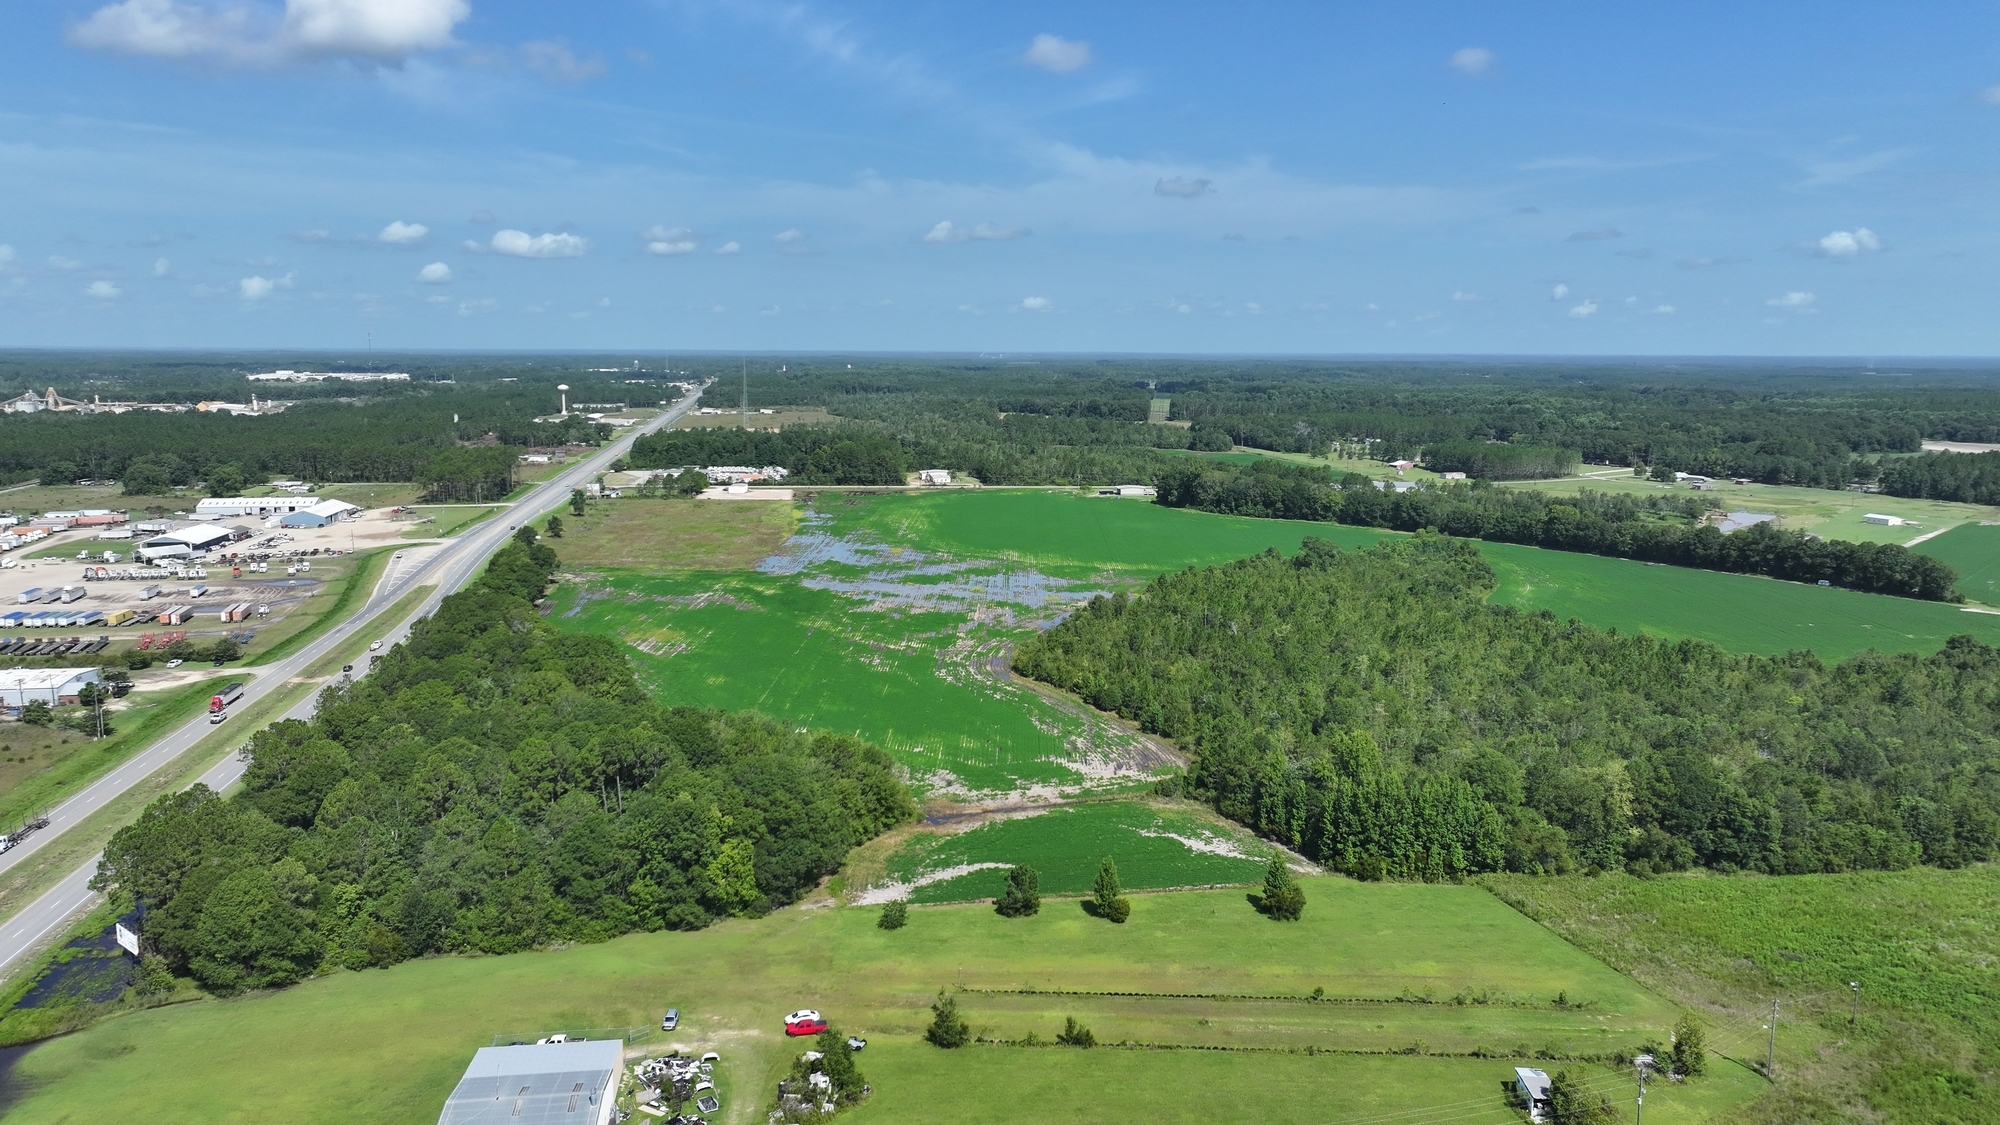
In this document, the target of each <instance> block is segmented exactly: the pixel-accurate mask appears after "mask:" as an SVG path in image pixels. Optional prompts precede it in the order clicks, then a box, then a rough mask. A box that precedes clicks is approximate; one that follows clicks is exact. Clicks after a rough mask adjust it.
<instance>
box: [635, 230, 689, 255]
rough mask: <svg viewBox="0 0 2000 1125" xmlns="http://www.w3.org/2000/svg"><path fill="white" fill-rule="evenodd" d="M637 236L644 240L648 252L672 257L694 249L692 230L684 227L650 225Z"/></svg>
mask: <svg viewBox="0 0 2000 1125" xmlns="http://www.w3.org/2000/svg"><path fill="white" fill-rule="evenodd" d="M639 237H641V238H643V239H645V240H646V253H648V254H658V255H660V256H661V257H672V256H674V255H676V254H692V253H694V251H695V240H694V232H693V231H691V230H689V229H687V228H686V227H652V228H650V229H648V230H647V231H646V233H645V234H642V235H640V236H639Z"/></svg>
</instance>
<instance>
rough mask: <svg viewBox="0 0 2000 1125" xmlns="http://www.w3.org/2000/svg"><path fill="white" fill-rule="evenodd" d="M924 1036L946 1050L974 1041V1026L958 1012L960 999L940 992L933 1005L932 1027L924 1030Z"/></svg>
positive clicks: (934, 1044)
mask: <svg viewBox="0 0 2000 1125" xmlns="http://www.w3.org/2000/svg"><path fill="white" fill-rule="evenodd" d="M924 1038H925V1039H926V1040H929V1041H930V1043H931V1044H932V1045H933V1046H938V1047H943V1048H945V1049H946V1050H950V1049H952V1048H954V1047H963V1046H965V1045H966V1044H967V1043H970V1042H972V1028H970V1027H968V1026H966V1022H965V1017H964V1016H961V1015H959V1014H958V1001H956V1000H954V999H952V998H951V997H949V996H946V995H945V994H944V993H942V992H940V993H938V998H937V1003H935V1004H932V1005H931V1027H930V1030H929V1031H926V1032H924Z"/></svg>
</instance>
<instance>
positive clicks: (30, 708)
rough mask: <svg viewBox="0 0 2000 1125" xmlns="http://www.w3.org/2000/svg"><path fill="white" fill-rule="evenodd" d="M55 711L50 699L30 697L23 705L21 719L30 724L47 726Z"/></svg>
mask: <svg viewBox="0 0 2000 1125" xmlns="http://www.w3.org/2000/svg"><path fill="white" fill-rule="evenodd" d="M54 713H55V712H54V711H53V709H51V708H50V707H49V701H48V700H46V699H30V700H29V701H28V702H27V703H25V704H23V705H22V706H21V721H22V722H24V723H27V724H28V725H29V726H36V727H45V726H48V725H49V718H50V716H51V715H53V714H54Z"/></svg>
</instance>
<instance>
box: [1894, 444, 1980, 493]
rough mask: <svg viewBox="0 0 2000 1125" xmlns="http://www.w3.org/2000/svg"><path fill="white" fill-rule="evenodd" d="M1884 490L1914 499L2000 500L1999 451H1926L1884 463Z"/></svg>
mask: <svg viewBox="0 0 2000 1125" xmlns="http://www.w3.org/2000/svg"><path fill="white" fill-rule="evenodd" d="M1882 491H1884V492H1886V493H1888V494H1889V495H1891V496H1907V497H1910V498H1911V499H1914V500H1957V501H1959V502H1961V503H1966V504H2000V453H1926V454H1924V455H1923V456H1922V457H1898V458H1896V459H1895V460H1893V461H1889V462H1886V463H1885V464H1884V465H1883V466H1882Z"/></svg>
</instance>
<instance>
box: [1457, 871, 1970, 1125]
mask: <svg viewBox="0 0 2000 1125" xmlns="http://www.w3.org/2000/svg"><path fill="white" fill-rule="evenodd" d="M1482 881H1483V882H1485V883H1486V884H1487V885H1489V886H1491V887H1493V888H1494V890H1495V891H1496V892H1498V893H1499V894H1500V895H1501V896H1502V897H1504V898H1506V899H1507V900H1508V901H1510V902H1513V903H1515V904H1516V905H1517V906H1519V907H1520V908H1521V909H1522V910H1524V911H1526V912H1527V913H1529V914H1530V915H1532V916H1533V917H1535V918H1538V919H1540V920H1541V921H1543V922H1544V923H1545V924H1547V925H1548V926H1549V927H1550V928H1551V929H1552V930H1553V931H1554V932H1556V933H1557V934H1560V935H1562V936H1563V937H1565V938H1567V939H1568V940H1570V941H1572V942H1575V943H1576V944H1577V945H1578V946H1580V947H1582V948H1583V949H1585V950H1588V951H1590V952H1592V953H1594V954H1596V955H1597V956H1600V957H1602V958H1604V959H1605V960H1606V961H1608V962H1610V963H1611V964H1614V965H1616V966H1618V967H1619V968H1621V969H1624V970H1625V971H1627V972H1629V973H1632V974H1633V975H1634V976H1636V977H1637V978H1638V979H1640V980H1642V981H1645V982H1646V983H1648V984H1651V985H1653V986H1655V987H1657V988H1659V989H1660V990H1661V991H1662V992H1665V993H1667V994H1669V995H1672V996H1674V997H1675V998H1677V999H1679V1000H1682V1001H1683V1002H1686V1003H1689V1004H1692V1005H1695V1006H1697V1007H1699V1008H1701V1009H1702V1010H1704V1011H1706V1012H1707V1013H1708V1017H1709V1021H1710V1025H1711V1033H1710V1044H1711V1046H1714V1047H1717V1048H1720V1049H1723V1050H1730V1049H1735V1050H1738V1051H1743V1052H1747V1053H1751V1054H1754V1053H1756V1052H1757V1051H1758V1050H1761V1049H1763V1047H1764V1046H1765V1044H1766V1043H1767V1041H1768V1040H1767V1035H1768V1032H1767V1031H1766V1030H1765V1027H1766V1019H1767V1017H1768V1014H1769V1011H1770V1008H1769V1005H1770V1002H1771V1000H1772V999H1773V998H1777V999H1778V1000H1779V1001H1780V1016H1781V1019H1780V1023H1779V1035H1778V1040H1777V1044H1778V1067H1779V1074H1780V1076H1781V1077H1783V1078H1784V1079H1785V1083H1784V1085H1785V1087H1786V1089H1784V1090H1782V1091H1781V1095H1782V1097H1781V1098H1780V1099H1777V1100H1776V1102H1775V1104H1774V1105H1772V1106H1770V1107H1768V1112H1767V1113H1765V1114H1764V1115H1763V1116H1761V1117H1759V1118H1758V1120H1769V1121H1787V1120H1805V1119H1813V1120H1842V1119H1848V1120H1857V1121H1862V1120H1881V1119H1883V1118H1884V1117H1885V1116H1886V1119H1887V1120H1889V1121H1891V1122H1898V1123H1901V1122H1909V1123H1912V1125H1914V1123H1918V1122H1922V1123H1925V1125H1930V1123H1944V1122H1965V1123H1970V1122H1991V1121H1995V1120H2000V1083H1996V1082H1995V1081H1994V1079H1993V1076H1992V1069H1993V1066H1994V1064H1995V1061H1996V1060H2000V984H1996V982H1995V977H1994V965H1995V963H1996V962H2000V927H1996V926H1995V924H1994V919H1995V918H2000V867H1996V866H1994V865H1992V864H1986V865H1982V866H1979V867H1972V868H1966V869H1964V870H1959V871H1940V870H1937V869H1934V868H1914V869H1912V870H1908V871H1866V872H1855V873H1852V874H1844V875H1794V876H1788V877H1785V878H1775V879H1774V878H1755V877H1737V878H1727V877H1719V876H1703V875H1688V876H1677V877H1672V878H1660V879H1651V880H1638V879H1633V878H1630V877H1627V876H1622V875H1617V876H1604V877H1601V878H1595V879H1591V878H1582V877H1571V878H1561V879H1536V878H1531V877H1528V876H1513V875H1510V876H1488V877H1486V878H1485V879H1484V880H1482ZM1849 982H1859V984H1860V986H1861V992H1860V1003H1859V1009H1858V1010H1859V1017H1860V1018H1859V1021H1858V1025H1857V1026H1856V1027H1854V1028H1850V1027H1849V1020H1850V1018H1852V1016H1853V1013H1854V1012H1855V1010H1856V1009H1855V1008H1854V1007H1853V1003H1854V995H1853V992H1852V991H1851V990H1850V987H1849ZM1968 1072H1969V1073H1968ZM1980 1072H1984V1077H1983V1079H1981V1078H1977V1077H1972V1076H1974V1075H1979V1074H1980ZM1954 1076H1956V1077H1954ZM1822 1104H1823V1105H1824V1106H1825V1107H1829V1108H1830V1110H1831V1111H1829V1108H1822Z"/></svg>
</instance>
